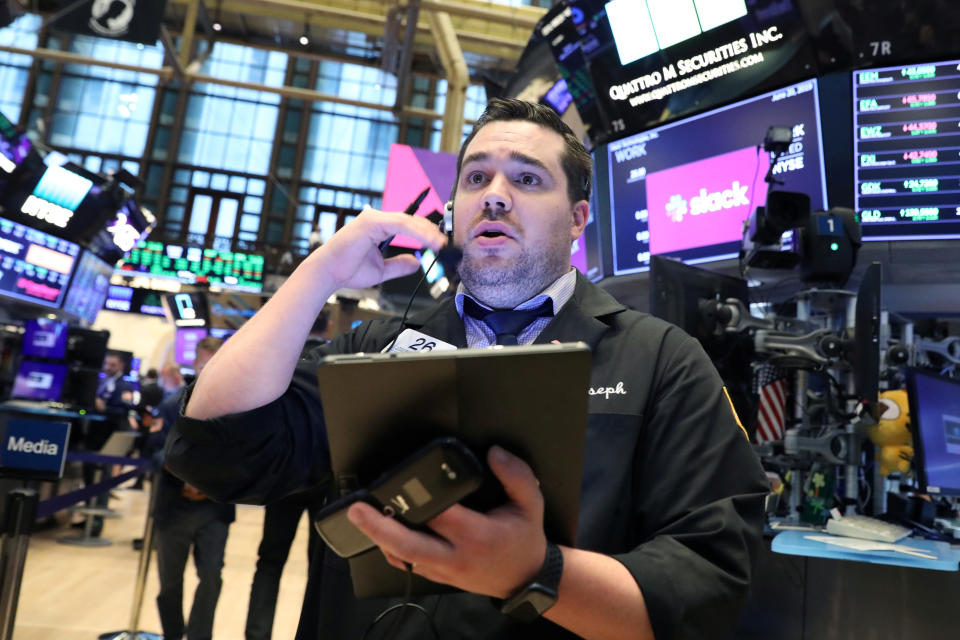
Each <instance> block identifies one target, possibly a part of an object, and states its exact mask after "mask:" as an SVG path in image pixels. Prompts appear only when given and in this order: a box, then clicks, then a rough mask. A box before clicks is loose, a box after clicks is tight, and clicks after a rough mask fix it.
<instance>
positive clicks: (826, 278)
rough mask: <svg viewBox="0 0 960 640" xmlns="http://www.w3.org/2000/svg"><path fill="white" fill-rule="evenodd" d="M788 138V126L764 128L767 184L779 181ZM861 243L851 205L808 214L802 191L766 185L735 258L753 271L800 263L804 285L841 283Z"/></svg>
mask: <svg viewBox="0 0 960 640" xmlns="http://www.w3.org/2000/svg"><path fill="white" fill-rule="evenodd" d="M792 141H793V130H792V129H791V128H790V127H776V126H774V127H770V128H769V129H768V130H767V133H766V135H765V136H764V140H763V149H764V150H765V151H767V152H768V153H769V154H770V167H769V169H768V170H767V175H766V177H764V181H765V182H766V183H767V184H769V185H771V186H773V185H782V184H783V183H782V182H780V181H778V180H777V179H776V178H774V177H773V171H774V167H775V166H776V164H777V160H778V159H779V157H780V156H781V155H783V154H784V153H786V152H787V150H788V149H789V148H790V143H791V142H792ZM860 245H861V238H860V225H859V223H858V222H857V219H856V215H855V214H854V212H853V210H852V209H846V208H840V207H834V208H831V209H830V210H829V211H815V212H811V206H810V196H808V195H807V194H805V193H799V192H795V191H781V190H777V189H771V190H770V191H768V192H767V199H766V202H765V203H764V205H763V206H758V207H756V209H754V211H753V213H752V214H751V216H750V218H749V220H748V221H747V223H746V224H745V228H744V236H743V246H742V249H741V251H740V261H741V266H742V267H745V268H752V269H772V270H786V269H794V268H796V267H797V266H798V265H799V266H800V279H801V280H802V281H803V282H804V284H814V285H825V286H843V285H844V284H845V283H846V281H847V279H848V278H849V277H850V274H851V273H852V272H853V268H854V266H855V265H856V261H857V251H858V250H859V248H860Z"/></svg>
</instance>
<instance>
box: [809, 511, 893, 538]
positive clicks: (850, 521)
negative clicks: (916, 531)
mask: <svg viewBox="0 0 960 640" xmlns="http://www.w3.org/2000/svg"><path fill="white" fill-rule="evenodd" d="M827 533H832V534H834V535H837V536H847V537H849V538H862V539H864V540H878V541H880V542H896V541H898V540H901V539H903V538H906V537H907V536H908V535H910V534H911V533H912V531H911V530H910V529H907V528H906V527H901V526H900V525H898V524H892V523H890V522H884V521H883V520H878V519H877V518H871V517H869V516H861V515H856V514H854V515H849V516H843V517H842V518H840V519H837V518H830V519H829V520H827Z"/></svg>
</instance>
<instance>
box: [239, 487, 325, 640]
mask: <svg viewBox="0 0 960 640" xmlns="http://www.w3.org/2000/svg"><path fill="white" fill-rule="evenodd" d="M322 499H323V493H322V492H321V493H318V492H316V491H312V492H311V491H308V492H304V493H295V494H293V495H290V496H287V497H286V498H283V499H282V500H277V501H276V502H271V503H270V504H268V505H267V507H266V510H265V511H264V514H263V538H262V539H261V540H260V546H259V548H258V549H257V556H258V558H257V571H256V573H254V574H253V583H252V584H251V585H250V604H249V606H248V608H247V624H246V628H245V631H244V633H245V637H246V640H270V637H271V635H272V631H273V617H274V613H275V612H276V608H277V594H278V593H279V591H280V576H281V575H283V565H285V564H286V562H287V557H288V556H289V555H290V545H292V544H293V539H294V537H296V535H297V527H298V526H299V524H300V517H301V516H302V515H303V512H304V511H306V512H307V516H308V517H309V519H310V523H312V522H313V521H314V520H315V519H316V515H317V513H318V512H319V509H320V505H321V504H322ZM307 530H308V533H307V535H308V538H307V563H308V568H307V571H308V573H309V571H310V570H311V567H312V564H313V558H314V553H315V551H316V544H317V539H318V537H319V536H318V534H317V532H316V529H314V527H313V526H312V524H311V525H310V526H308V528H307ZM321 561H322V557H321Z"/></svg>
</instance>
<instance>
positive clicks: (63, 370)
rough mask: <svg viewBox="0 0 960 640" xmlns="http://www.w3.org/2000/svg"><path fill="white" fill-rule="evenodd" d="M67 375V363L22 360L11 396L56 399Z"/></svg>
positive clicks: (31, 398) (58, 397)
mask: <svg viewBox="0 0 960 640" xmlns="http://www.w3.org/2000/svg"><path fill="white" fill-rule="evenodd" d="M66 376H67V365H65V364H60V363H57V362H33V361H31V360H24V361H23V362H21V363H20V368H19V369H18V370H17V377H16V379H15V380H14V382H13V391H12V392H11V394H10V395H11V396H12V397H14V398H26V399H29V400H46V401H57V400H59V399H60V391H61V390H62V389H63V381H64V378H66Z"/></svg>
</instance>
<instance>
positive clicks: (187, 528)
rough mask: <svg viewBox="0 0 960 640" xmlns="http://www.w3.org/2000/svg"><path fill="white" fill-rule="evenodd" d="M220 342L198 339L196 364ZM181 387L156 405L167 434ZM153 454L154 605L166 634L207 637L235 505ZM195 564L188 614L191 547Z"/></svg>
mask: <svg viewBox="0 0 960 640" xmlns="http://www.w3.org/2000/svg"><path fill="white" fill-rule="evenodd" d="M221 344H222V342H221V341H220V340H217V339H216V338H204V339H203V340H201V341H200V342H198V343H197V356H196V360H194V365H193V367H194V369H195V370H196V372H197V374H198V375H199V373H200V372H201V371H202V370H203V368H204V366H206V364H207V362H208V361H209V360H210V358H212V357H213V354H214V353H216V351H217V349H219V348H220V345H221ZM183 389H184V387H182V386H181V387H180V388H179V389H178V390H177V391H176V392H174V393H171V394H169V395H168V396H167V397H166V399H164V401H163V402H161V403H160V406H159V407H157V411H156V416H155V421H154V427H155V428H156V429H158V430H159V433H161V434H163V436H164V437H165V436H166V435H167V433H169V431H170V427H171V426H172V425H173V422H174V419H175V417H176V415H177V411H178V407H179V405H180V402H181V400H182V397H183ZM155 460H156V462H157V463H158V466H160V467H161V468H160V471H159V472H158V473H159V476H158V481H157V501H156V507H155V510H154V519H155V527H156V529H155V531H156V549H157V573H158V575H159V578H160V592H159V594H158V595H157V609H158V610H159V613H160V625H161V627H162V628H163V637H164V640H180V638H182V637H183V634H184V631H186V634H187V638H188V640H209V639H210V638H211V636H212V634H213V616H214V612H215V611H216V608H217V600H218V599H219V598H220V587H221V585H222V584H223V580H222V579H221V577H220V572H221V570H222V569H223V553H224V548H225V547H226V544H227V531H228V529H229V527H230V523H231V522H233V520H234V517H235V514H236V508H235V507H234V506H233V505H232V504H221V503H217V502H213V501H212V500H210V499H209V498H207V497H206V496H205V495H204V494H203V493H201V492H200V491H198V490H197V488H196V487H194V486H192V485H190V484H187V483H185V482H183V481H182V480H180V479H179V478H177V477H176V476H174V475H173V474H171V473H170V472H169V471H167V469H166V468H165V467H163V463H162V460H163V452H162V450H161V451H160V452H158V453H157V455H156V456H155ZM191 547H192V548H193V561H194V564H195V565H196V568H197V577H198V578H199V583H198V584H197V589H196V591H195V592H194V595H193V605H192V606H191V608H190V616H189V618H188V619H187V621H186V623H184V617H183V573H184V570H185V569H186V566H187V558H188V556H189V555H190V549H191Z"/></svg>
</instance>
